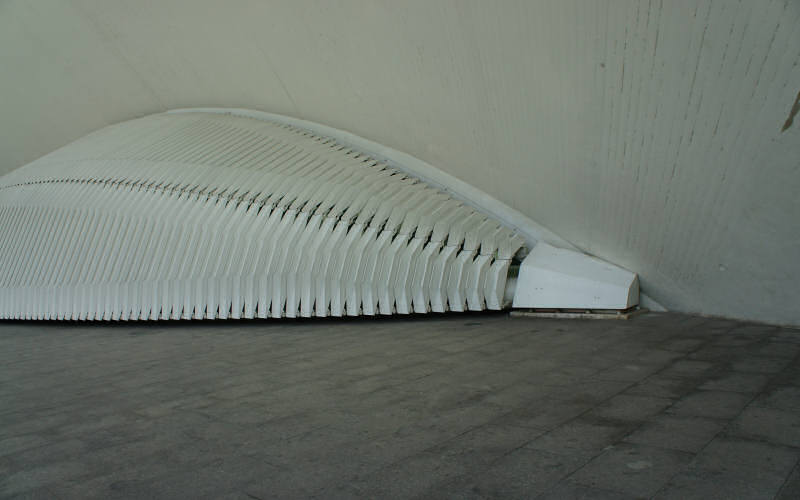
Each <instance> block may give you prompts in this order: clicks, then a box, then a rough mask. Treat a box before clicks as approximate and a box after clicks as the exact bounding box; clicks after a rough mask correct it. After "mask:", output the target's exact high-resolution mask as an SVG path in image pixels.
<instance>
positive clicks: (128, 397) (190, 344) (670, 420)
mask: <svg viewBox="0 0 800 500" xmlns="http://www.w3.org/2000/svg"><path fill="white" fill-rule="evenodd" d="M798 356H800V332H798V331H797V330H789V329H782V328H776V327H765V326H763V325H754V324H746V323H738V322H733V321H728V320H717V319H709V318H700V317H695V316H689V315H681V314H646V315H642V316H638V317H636V318H633V319H631V320H629V321H614V322H600V321H596V322H592V321H581V320H552V319H533V318H509V317H508V316H507V315H505V314H470V315H463V316H459V315H452V316H451V315H435V316H430V317H408V318H392V319H374V320H364V319H361V320H347V319H345V320H339V321H337V320H317V321H253V322H222V321H219V322H188V323H184V322H178V323H90V324H87V323H35V322H31V323H26V322H0V498H48V499H49V498H66V499H71V498H76V499H78V498H80V499H85V498H103V499H105V498H142V497H147V498H221V499H233V498H251V499H252V498H276V497H277V498H307V497H316V498H364V497H372V498H437V499H438V498H475V499H479V498H536V497H541V498H610V499H614V498H616V499H625V498H642V497H649V496H653V495H655V497H656V498H659V497H663V498H761V497H763V498H772V497H774V496H775V495H779V496H780V498H796V497H797V495H796V492H797V491H798V488H800V486H798V484H800V480H799V479H798V474H800V473H798V460H800V431H798V429H799V428H800V422H799V421H798V417H797V415H798V412H800V362H799V359H798Z"/></svg>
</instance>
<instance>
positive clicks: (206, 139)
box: [0, 112, 586, 320]
mask: <svg viewBox="0 0 800 500" xmlns="http://www.w3.org/2000/svg"><path fill="white" fill-rule="evenodd" d="M244 114H246V113H238V115H232V114H230V113H206V112H184V113H161V114H156V115H152V116H148V117H145V118H141V119H138V120H131V121H128V122H125V123H121V124H118V125H114V126H110V127H106V128H104V129H101V130H99V131H97V132H94V133H92V134H89V135H88V136H87V137H85V138H83V139H81V140H79V141H76V142H73V143H72V144H70V145H68V146H65V147H63V148H60V149H58V150H56V151H54V152H52V153H50V154H48V155H46V156H44V157H42V158H40V159H38V160H35V161H33V162H31V163H29V164H27V165H25V166H24V167H22V168H19V169H17V170H14V171H12V172H11V173H9V174H6V175H4V176H2V177H0V234H2V235H3V236H4V237H3V239H2V244H1V245H0V319H3V318H5V319H72V320H76V319H79V320H87V319H88V320H99V319H103V320H109V319H113V320H119V319H122V320H127V319H203V318H205V319H215V318H220V319H226V318H235V319H238V318H241V317H245V318H255V317H258V318H267V317H270V318H281V317H290V318H295V317H310V316H344V315H347V316H359V315H361V314H366V315H374V314H376V313H378V312H379V313H380V314H394V313H397V314H409V313H411V312H417V313H427V312H445V311H448V310H455V311H464V310H471V311H482V310H484V309H493V310H499V309H502V308H504V307H505V306H506V305H507V304H506V302H505V301H504V300H503V299H504V294H505V291H506V278H507V276H508V269H509V266H510V265H511V261H512V258H513V257H514V256H515V255H516V254H517V253H518V251H519V250H520V248H521V247H522V246H523V245H524V244H525V239H524V238H523V237H522V236H521V235H519V234H517V232H516V231H515V230H514V228H511V227H508V226H506V225H504V224H503V221H501V220H498V219H496V218H494V217H491V216H488V215H487V214H485V213H483V212H480V211H479V210H475V209H474V208H472V207H470V206H466V205H464V204H462V203H461V202H459V201H457V200H455V199H453V198H452V197H451V196H450V195H448V194H447V193H445V192H443V191H440V190H438V189H436V188H435V187H432V186H430V185H428V184H427V183H425V182H422V181H420V180H419V179H418V178H416V177H412V176H410V175H408V174H407V173H405V172H404V171H403V170H400V169H397V168H394V167H392V166H388V165H386V164H384V163H382V162H380V161H378V160H377V159H375V158H373V157H371V156H369V155H368V154H365V152H364V151H360V150H358V149H352V148H350V147H349V146H347V145H345V144H342V143H341V142H339V141H337V140H335V139H333V138H331V137H330V136H326V135H322V134H318V133H315V132H310V131H309V130H308V128H298V127H295V126H293V125H291V124H287V123H286V122H285V120H284V119H281V118H280V117H271V118H269V119H268V118H267V117H266V116H264V115H261V116H259V118H258V119H256V118H253V117H248V116H242V115H244ZM306 125H307V126H308V127H310V128H319V127H314V126H313V125H312V124H306ZM431 173H435V171H433V170H432V171H431ZM434 233H436V234H434ZM445 243H446V245H445ZM580 257H583V258H586V257H584V256H582V255H581V256H580ZM434 262H438V263H440V265H439V266H438V270H437V271H436V273H437V279H432V278H433V274H434V269H433V268H434ZM445 277H446V278H445ZM365 290H368V291H369V292H367V293H365ZM373 291H374V293H373ZM434 296H436V297H439V298H440V300H432V297H434ZM445 297H446V300H445ZM562 307H566V304H565V305H563V306H562Z"/></svg>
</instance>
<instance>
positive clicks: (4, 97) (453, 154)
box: [0, 0, 800, 325]
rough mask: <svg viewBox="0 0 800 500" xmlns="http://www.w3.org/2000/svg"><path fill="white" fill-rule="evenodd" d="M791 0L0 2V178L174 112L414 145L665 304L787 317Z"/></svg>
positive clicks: (796, 136) (797, 210)
mask: <svg viewBox="0 0 800 500" xmlns="http://www.w3.org/2000/svg"><path fill="white" fill-rule="evenodd" d="M799 60H800V2H798V1H796V0H741V1H735V0H663V1H661V0H650V1H646V0H640V1H636V0H630V1H626V0H605V1H587V0H549V1H532V0H521V1H511V0H502V1H497V2H490V1H479V0H475V1H468V0H453V1H441V0H419V1H417V0H414V1H402V2H398V1H393V0H361V1H356V0H340V1H317V2H312V1H306V0H281V1H277V0H276V1H258V0H251V1H244V0H230V1H226V2H219V1H206V0H203V1H201V0H152V1H144V0H141V1H136V2H129V1H123V0H72V1H67V0H52V1H46V0H36V1H30V0H6V1H2V2H0V68H2V70H1V71H2V72H1V73H0V173H5V172H8V171H10V170H12V169H14V168H16V167H18V166H21V165H23V164H25V163H27V162H29V161H31V160H33V159H35V158H37V157H38V156H41V155H43V154H45V153H47V152H49V151H52V150H53V149H55V148H57V147H59V146H61V145H64V144H66V143H68V142H70V141H72V140H74V139H77V138H78V137H81V136H83V135H85V134H86V133H88V132H90V131H93V130H95V129H98V128H100V127H102V126H105V125H108V124H111V123H115V122H119V121H122V120H126V119H130V118H133V117H137V116H142V115H145V114H149V113H154V112H159V111H164V110H167V109H172V108H182V107H195V106H218V107H239V108H250V109H259V110H265V111H271V112H276V113H281V114H285V115H289V116H294V117H298V118H303V119H307V120H311V121H315V122H319V123H323V124H326V125H330V126H333V127H336V128H340V129H344V130H348V131H350V132H353V133H355V134H358V135H361V136H363V137H366V138H368V139H371V140H373V141H376V142H379V143H382V144H386V145H387V146H390V147H393V148H395V149H398V150H400V151H404V152H407V153H409V154H412V155H414V156H417V157H419V158H421V159H423V160H425V161H427V162H429V163H431V164H433V165H435V166H437V167H439V168H441V169H442V170H444V171H446V172H448V173H450V174H452V175H454V176H456V177H458V178H459V179H462V180H464V181H465V182H468V183H470V184H472V185H474V186H476V187H478V188H480V189H482V190H484V191H485V192H487V193H488V194H490V195H491V196H494V197H495V198H497V199H499V200H500V201H502V202H504V203H506V204H508V205H510V206H511V207H513V208H515V209H517V210H519V211H521V212H522V213H524V214H526V215H528V216H529V217H531V218H532V219H534V220H536V221H537V222H539V223H541V224H543V225H544V226H546V227H548V228H550V229H551V230H553V231H554V232H556V233H557V234H559V235H561V236H562V237H564V238H566V239H567V240H569V241H571V242H572V243H574V244H575V245H577V246H578V247H580V248H581V249H583V250H585V251H587V252H589V253H592V254H594V255H597V256H599V257H601V258H604V259H606V260H608V261H610V262H613V263H616V264H618V265H621V266H623V267H625V268H627V269H630V270H632V271H636V272H638V273H640V278H641V286H642V291H643V292H645V293H647V294H648V295H650V296H652V297H653V298H655V299H656V300H658V301H659V302H661V303H662V304H663V305H665V306H666V307H668V308H670V309H676V310H681V311H688V312H701V313H705V314H711V315H721V316H729V317H736V318H744V319H754V320H760V321H766V322H770V323H782V324H794V325H800V285H798V283H800V117H797V118H795V120H794V122H792V120H791V119H790V116H791V115H792V111H794V112H797V110H798V107H800V106H798V103H797V98H798V91H800V65H798V61H799Z"/></svg>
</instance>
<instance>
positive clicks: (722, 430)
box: [652, 393, 758, 498]
mask: <svg viewBox="0 0 800 500" xmlns="http://www.w3.org/2000/svg"><path fill="white" fill-rule="evenodd" d="M757 397H758V393H757V394H756V395H754V396H753V397H751V398H750V399H749V400H748V402H747V403H746V404H745V405H744V406H743V407H742V409H741V410H739V413H737V414H736V416H735V417H732V418H730V419H725V420H726V423H725V424H724V425H723V426H722V427H721V428H720V429H719V430H718V431H717V432H716V433H715V434H714V435H713V436H712V437H711V439H709V440H708V441H707V442H706V444H704V445H703V446H702V447H701V448H700V449H699V450H697V452H696V453H695V454H694V458H692V460H691V461H690V462H689V463H687V464H686V465H684V466H683V467H681V470H680V471H678V472H676V473H675V474H673V475H672V476H670V478H669V479H668V480H667V481H666V482H664V485H663V486H662V487H661V488H659V490H658V491H656V493H655V494H654V495H653V497H652V498H655V497H656V496H658V494H659V493H661V492H662V491H663V490H664V488H666V487H667V486H669V484H670V483H672V480H673V479H675V478H676V477H678V476H679V475H680V474H683V473H684V472H686V471H688V470H689V469H690V467H691V466H692V465H693V464H695V463H696V461H697V457H698V456H699V455H700V454H701V453H703V452H704V451H705V450H706V449H707V448H708V447H709V446H710V445H711V443H713V442H714V440H716V439H717V438H718V437H720V436H723V437H724V436H725V435H726V433H727V431H728V429H729V428H730V427H731V425H733V422H734V421H735V420H736V419H737V418H739V416H740V415H741V414H742V413H743V412H744V410H745V408H747V407H748V406H749V405H750V403H752V402H753V401H755V399H756V398H757Z"/></svg>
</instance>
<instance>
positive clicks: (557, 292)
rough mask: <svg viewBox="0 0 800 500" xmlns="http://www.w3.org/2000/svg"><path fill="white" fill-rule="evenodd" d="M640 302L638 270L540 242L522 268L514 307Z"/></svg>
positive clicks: (613, 305)
mask: <svg viewBox="0 0 800 500" xmlns="http://www.w3.org/2000/svg"><path fill="white" fill-rule="evenodd" d="M638 304H639V279H638V278H637V277H636V274H635V273H632V272H630V271H626V270H624V269H621V268H619V267H616V266H612V265H610V264H608V263H607V262H603V261H601V260H600V259H596V258H592V257H589V256H587V255H585V254H582V253H578V252H575V251H573V250H567V249H565V248H557V247H554V246H552V245H549V244H547V243H544V242H541V243H538V244H537V245H536V246H535V247H534V248H533V250H531V252H530V253H529V254H528V256H527V257H526V258H525V260H523V261H522V265H521V266H520V269H519V278H518V279H517V288H516V291H515V293H514V300H513V306H514V308H518V309H522V308H530V309H537V308H544V309H628V308H630V307H633V306H636V305H638Z"/></svg>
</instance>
